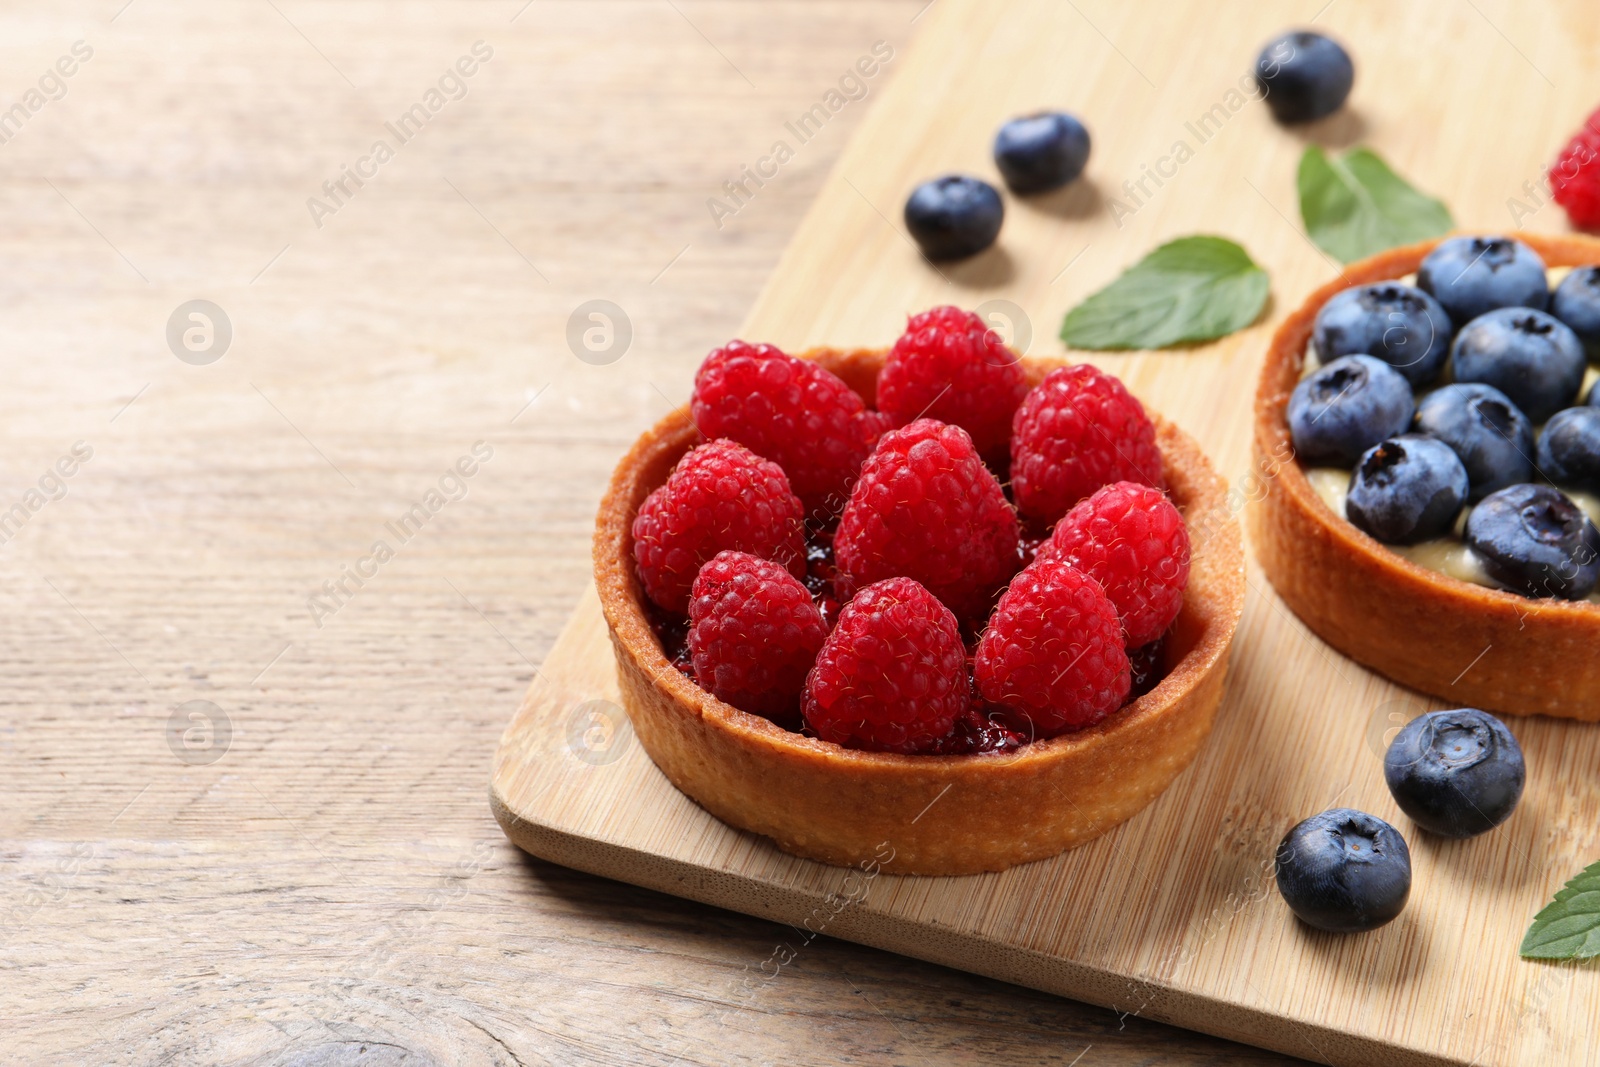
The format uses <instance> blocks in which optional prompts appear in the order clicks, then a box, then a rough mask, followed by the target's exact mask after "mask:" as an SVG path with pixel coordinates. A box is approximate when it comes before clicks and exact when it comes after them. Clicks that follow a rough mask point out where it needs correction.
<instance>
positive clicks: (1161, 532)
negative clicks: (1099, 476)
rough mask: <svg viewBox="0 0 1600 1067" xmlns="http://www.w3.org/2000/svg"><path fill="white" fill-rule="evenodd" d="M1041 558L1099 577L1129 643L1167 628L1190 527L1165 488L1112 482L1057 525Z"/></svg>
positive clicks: (1178, 595)
mask: <svg viewBox="0 0 1600 1067" xmlns="http://www.w3.org/2000/svg"><path fill="white" fill-rule="evenodd" d="M1037 558H1039V559H1058V560H1061V561H1063V562H1065V563H1070V564H1072V565H1073V566H1074V567H1076V568H1077V569H1078V570H1080V571H1082V572H1083V573H1085V574H1087V575H1088V576H1089V577H1091V578H1093V579H1094V580H1095V581H1097V582H1099V583H1100V587H1101V588H1102V589H1104V590H1105V594H1106V596H1107V597H1108V598H1109V599H1110V601H1111V603H1112V605H1113V606H1114V607H1115V608H1116V609H1117V614H1118V615H1119V616H1120V617H1121V618H1122V629H1123V632H1124V633H1125V634H1126V635H1127V645H1128V647H1129V648H1137V647H1139V646H1140V645H1144V644H1149V643H1150V642H1151V641H1154V640H1155V639H1156V638H1158V637H1160V636H1161V635H1162V634H1164V633H1166V632H1167V627H1169V626H1171V625H1172V620H1173V619H1176V618H1177V617H1178V609H1179V608H1181V607H1182V606H1183V587H1184V586H1185V585H1187V584H1188V583H1189V531H1188V530H1186V529H1185V528H1184V525H1183V516H1182V515H1179V514H1178V509H1177V508H1175V507H1173V506H1172V501H1170V500H1168V499H1167V497H1166V494H1164V493H1162V492H1161V491H1160V490H1159V489H1152V488H1150V487H1149V486H1148V485H1138V484H1136V483H1134V482H1113V483H1112V484H1111V485H1108V486H1105V487H1104V488H1102V489H1100V490H1098V491H1097V492H1096V493H1095V494H1094V495H1093V496H1091V497H1089V499H1087V500H1080V501H1079V502H1078V503H1077V504H1076V505H1074V507H1073V509H1072V510H1071V511H1069V512H1067V514H1066V517H1065V518H1063V519H1062V520H1061V521H1060V522H1058V523H1056V529H1055V532H1054V533H1053V534H1051V535H1050V540H1049V541H1048V542H1046V543H1045V545H1044V546H1043V547H1042V548H1040V549H1039V555H1038V557H1037Z"/></svg>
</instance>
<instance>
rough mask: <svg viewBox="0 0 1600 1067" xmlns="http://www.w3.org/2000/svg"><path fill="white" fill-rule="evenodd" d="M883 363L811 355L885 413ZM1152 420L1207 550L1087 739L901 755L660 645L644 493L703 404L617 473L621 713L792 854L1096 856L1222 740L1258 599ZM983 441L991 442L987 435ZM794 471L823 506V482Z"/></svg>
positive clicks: (606, 575) (1216, 518) (1187, 520)
mask: <svg viewBox="0 0 1600 1067" xmlns="http://www.w3.org/2000/svg"><path fill="white" fill-rule="evenodd" d="M915 321H916V320H913V322H915ZM990 336H991V337H992V335H990ZM993 343H994V344H998V340H997V339H996V340H995V341H994V342H993ZM746 347H747V348H748V347H750V346H746ZM714 355H715V353H714ZM886 357H887V352H886V351H885V350H839V349H817V350H813V351H811V352H808V353H806V354H805V355H804V356H803V357H801V359H802V360H805V361H811V362H814V363H815V364H816V365H820V366H821V367H822V368H824V369H826V370H827V371H830V372H832V375H835V376H837V379H839V380H842V382H843V383H845V384H846V385H847V386H848V387H849V389H850V390H853V391H854V393H855V394H857V395H858V396H859V397H860V398H861V399H862V400H863V401H864V402H865V406H866V408H867V409H868V410H867V415H868V417H871V416H872V415H873V414H874V412H873V410H872V409H873V408H874V407H875V404H876V401H877V400H878V397H877V396H876V394H875V391H876V390H877V388H878V384H879V380H880V372H881V371H882V370H883V368H884V365H885V360H886ZM784 358H787V357H784ZM1009 359H1010V360H1011V361H1012V362H1014V363H1016V365H1017V366H1019V367H1020V368H1021V370H1022V378H1023V379H1025V381H1026V384H1027V386H1028V387H1032V386H1035V385H1037V384H1038V383H1039V382H1040V381H1041V380H1042V379H1043V378H1044V377H1045V375H1046V374H1047V373H1048V372H1049V371H1051V370H1052V369H1055V368H1057V367H1061V366H1063V365H1064V363H1063V362H1062V361H1054V362H1052V361H1046V360H1033V359H1027V360H1020V361H1019V360H1018V357H1016V356H1015V354H1014V353H1012V354H1011V355H1010V357H1009ZM1085 370H1087V368H1085ZM1091 373H1094V372H1091ZM698 388H699V386H698V385H697V389H698ZM886 388H887V387H886ZM1118 388H1119V389H1120V385H1119V386H1118ZM1019 395H1020V386H1019ZM852 402H853V401H852ZM918 406H922V405H921V404H920V402H918ZM930 406H931V405H930ZM1011 406H1012V407H1013V408H1014V407H1015V406H1016V400H1013V401H1012V402H1011ZM696 410H697V411H698V409H696ZM702 421H703V419H702ZM928 421H930V420H919V422H917V423H916V424H914V425H915V426H921V425H922V424H923V423H925V422H928ZM1009 422H1010V420H1009V416H1008V418H1007V419H1006V425H1007V427H1009ZM935 425H938V424H935ZM973 425H977V423H976V422H974V423H973ZM1151 425H1153V426H1154V438H1153V444H1154V446H1155V448H1157V449H1159V466H1160V477H1161V478H1164V482H1165V487H1166V494H1167V497H1168V498H1170V501H1171V503H1173V504H1176V506H1177V508H1178V509H1180V511H1181V513H1182V516H1183V519H1182V525H1183V526H1184V528H1186V530H1187V533H1188V542H1187V543H1189V544H1192V545H1193V552H1192V557H1191V561H1190V563H1189V566H1188V579H1187V586H1186V587H1185V588H1184V591H1183V593H1182V606H1181V609H1175V610H1176V611H1177V614H1176V619H1175V620H1174V621H1172V623H1171V626H1170V629H1167V630H1166V633H1165V637H1164V638H1163V639H1162V641H1161V643H1160V644H1159V645H1152V646H1150V647H1152V648H1155V649H1158V650H1159V658H1160V662H1159V663H1158V664H1157V665H1156V673H1157V674H1159V676H1160V678H1159V681H1158V682H1154V684H1153V688H1150V689H1149V691H1147V692H1144V693H1143V694H1142V695H1138V696H1136V697H1135V698H1134V699H1131V700H1128V701H1127V702H1126V703H1123V704H1121V706H1120V707H1117V708H1116V709H1115V710H1112V711H1110V712H1109V714H1105V715H1104V717H1103V718H1100V719H1099V720H1098V721H1095V722H1093V723H1092V724H1091V725H1087V726H1085V727H1084V728H1081V729H1077V730H1075V731H1073V732H1066V733H1061V734H1060V735H1059V736H1053V737H1048V738H1044V739H1041V740H1035V741H1032V742H1031V743H1022V744H1019V745H1010V746H1002V748H1001V749H1000V750H997V751H969V752H967V753H966V754H904V753H903V752H899V751H874V750H868V749H865V748H862V747H845V746H844V745H841V744H836V743H834V742H833V741H830V740H823V739H822V738H821V737H819V736H814V735H812V734H808V733H802V732H797V731H796V730H792V729H787V728H785V726H783V725H779V723H778V722H775V721H773V719H772V718H769V717H764V716H763V715H757V714H752V713H749V712H746V711H742V710H740V709H739V708H737V707H734V706H733V705H732V704H730V703H726V702H724V701H723V700H720V699H718V698H717V697H716V696H713V695H712V694H711V693H710V692H708V691H707V690H706V689H703V688H701V687H700V685H698V684H696V682H695V681H694V680H692V678H691V677H690V676H689V675H688V674H686V673H684V671H683V670H680V669H679V667H680V666H682V665H683V664H684V662H685V661H684V659H683V658H682V656H683V653H681V652H675V651H674V650H673V649H672V648H670V647H669V646H670V645H671V644H672V641H671V639H670V638H669V639H668V640H667V641H666V642H665V643H664V641H663V630H662V628H661V625H660V621H659V617H658V613H657V612H656V611H655V609H654V606H653V603H652V600H653V599H658V598H656V596H655V594H653V593H652V594H648V595H647V591H646V589H645V588H644V585H643V584H642V581H641V571H640V568H639V567H638V566H636V553H635V549H636V546H635V543H634V542H635V525H636V520H637V518H638V516H639V514H640V510H641V507H642V506H644V505H645V503H646V500H647V498H648V497H650V495H651V493H652V491H653V490H656V489H657V488H658V487H661V486H663V485H664V483H666V482H667V480H668V477H669V474H672V473H673V471H674V468H675V467H676V466H678V465H679V461H680V459H682V458H683V457H684V456H685V455H686V454H687V453H689V452H690V450H691V449H696V447H697V446H702V445H703V444H704V442H705V437H703V436H702V435H701V433H700V432H699V430H698V429H697V428H696V425H695V422H694V421H692V420H691V415H690V412H689V411H687V410H680V411H678V412H675V413H673V414H672V415H669V416H668V417H666V418H665V419H663V420H662V421H661V422H659V423H658V424H657V425H656V426H655V427H654V428H653V429H651V430H649V431H648V432H646V433H645V434H644V435H643V436H642V437H641V438H640V439H639V440H638V442H637V443H636V444H635V445H634V446H633V448H632V449H631V450H630V451H629V452H628V454H627V455H626V456H625V457H624V458H623V459H622V461H621V463H620V464H619V465H618V466H617V469H616V471H615V473H614V475H613V477H612V480H611V484H610V487H609V490H608V491H607V493H606V495H605V498H604V500H603V502H602V504H601V506H600V511H599V516H598V520H597V525H596V531H595V538H594V563H595V579H596V583H597V585H598V589H599V595H600V601H601V604H602V607H603V609H604V612H605V618H606V622H607V625H608V627H609V630H610V635H611V640H612V643H613V645H614V648H615V652H616V659H617V668H618V676H619V680H620V684H621V691H622V699H623V704H624V706H625V707H626V709H627V712H628V715H629V717H630V718H631V720H632V723H633V727H634V731H635V733H636V735H637V736H638V738H639V741H640V743H641V744H642V745H643V747H644V749H645V751H646V752H647V753H648V754H649V755H650V758H651V759H652V760H653V761H654V762H655V764H656V765H657V766H658V767H659V768H660V769H661V770H662V771H663V773H665V774H666V775H667V777H668V778H669V779H670V780H671V781H672V783H673V784H674V785H675V786H677V788H679V789H680V790H682V791H683V792H684V793H686V794H687V795H688V796H689V797H691V798H692V799H694V800H695V801H696V802H697V803H698V804H700V806H701V807H703V808H705V809H706V810H707V811H709V812H710V813H711V814H713V815H715V816H716V817H717V818H719V819H721V820H722V821H724V822H726V823H728V824H730V825H732V826H734V827H737V828H739V829H743V830H746V831H750V832H752V833H756V834H762V835H765V836H767V837H769V838H771V839H772V840H773V841H775V842H776V843H777V845H778V846H779V847H780V848H782V849H784V850H785V851H787V852H790V853H793V854H795V855H799V856H803V857H807V858H810V859H814V860H819V861H821V862H824V863H830V864H839V865H854V864H859V863H872V864H876V865H878V866H881V867H883V868H884V869H886V870H888V871H890V872H893V873H906V874H929V875H959V874H969V873H976V872H982V871H998V870H1002V869H1004V868H1007V867H1010V866H1012V865H1014V864H1019V863H1025V862H1028V861H1031V860H1037V859H1041V858H1044V857H1048V856H1052V855H1055V854H1057V853H1059V852H1061V851H1063V850H1065V849H1069V848H1073V847H1076V846H1078V845H1082V844H1084V843H1086V842H1088V841H1091V840H1093V839H1095V838H1096V837H1098V836H1100V835H1102V834H1104V833H1106V832H1107V831H1109V830H1111V829H1112V828H1114V827H1116V826H1117V825H1118V824H1120V823H1122V822H1123V821H1125V820H1127V819H1128V818H1130V817H1132V816H1133V815H1134V814H1135V813H1137V812H1138V811H1140V810H1141V809H1142V808H1144V807H1145V806H1146V805H1148V804H1149V803H1150V802H1151V801H1152V800H1154V799H1155V798H1156V797H1157V796H1158V795H1159V794H1160V793H1161V792H1162V791H1163V790H1164V789H1166V788H1167V786H1168V785H1169V784H1170V783H1171V782H1172V780H1173V779H1174V778H1175V777H1176V776H1177V775H1178V774H1179V773H1180V772H1181V771H1182V770H1183V769H1184V768H1185V767H1187V766H1188V764H1189V763H1190V762H1191V761H1192V760H1193V759H1194V757H1195V755H1196V753H1197V752H1198V751H1199V749H1200V746H1201V745H1202V743H1203V742H1204V741H1205V739H1206V737H1207V735H1208V734H1209V733H1210V730H1211V727H1212V722H1213V719H1214V717H1215V714H1216V711H1217V707H1218V704H1219V702H1220V701H1221V699H1222V695H1223V687H1224V679H1225V676H1226V673H1227V666H1228V650H1229V646H1230V643H1231V641H1232V639H1233V635H1234V630H1235V627H1236V626H1237V623H1238V619H1239V615H1240V611H1241V608H1242V604H1243V589H1244V576H1243V565H1242V544H1241V539H1240V534H1239V531H1238V527H1237V524H1236V523H1235V522H1234V520H1233V518H1232V514H1231V512H1230V510H1229V508H1228V506H1227V503H1226V501H1225V492H1226V486H1225V484H1224V482H1223V481H1222V479H1221V478H1219V477H1218V476H1217V474H1216V473H1215V472H1214V471H1213V470H1212V468H1211V466H1210V465H1209V463H1208V462H1207V461H1206V459H1205V457H1204V456H1203V455H1202V454H1201V452H1200V450H1199V448H1198V447H1197V446H1196V445H1195V443H1194V442H1193V441H1192V440H1191V439H1190V438H1189V437H1187V436H1186V435H1185V434H1183V433H1182V432H1181V431H1180V430H1178V429H1177V428H1176V427H1174V426H1172V425H1170V424H1168V423H1165V422H1162V421H1161V420H1159V419H1152V420H1151ZM962 437H963V439H966V436H965V435H964V434H963V435H962ZM971 440H973V441H975V442H977V444H978V445H979V446H983V447H985V448H992V446H993V445H994V441H992V440H989V439H987V436H986V431H985V430H983V429H981V428H980V429H979V430H978V432H975V433H974V434H973V435H972V438H971ZM1000 444H1001V447H1002V448H1003V447H1004V442H1003V441H1001V442H1000ZM790 477H791V479H792V480H794V482H795V490H796V493H798V494H799V495H800V496H801V497H803V498H807V502H808V504H809V503H810V500H809V497H808V494H809V493H810V492H811V491H812V490H814V489H815V486H814V485H812V484H811V481H810V480H807V482H806V484H805V485H802V484H801V479H800V478H796V477H795V476H794V474H793V473H792V472H791V475H790ZM1013 477H1014V478H1015V477H1016V474H1015V472H1013ZM864 478H865V475H863V479H864ZM1007 507H1009V505H1007ZM1013 521H1014V518H1013ZM724 555H729V553H724ZM718 558H719V559H720V558H721V557H718ZM1063 567H1064V565H1063ZM707 569H709V567H708V568H707ZM783 577H784V576H783V575H781V574H780V575H778V578H779V579H783ZM899 580H900V579H895V581H899ZM880 584H881V585H884V586H887V585H890V584H891V583H890V582H883V583H880ZM874 588H876V587H874ZM865 595H866V594H864V593H863V594H859V595H858V596H857V600H858V601H859V600H860V598H861V597H862V596H865ZM1008 595H1009V594H1008ZM1094 595H1095V596H1096V597H1098V596H1099V593H1098V587H1096V592H1095V594H1094ZM952 602H953V601H952ZM1003 603H1004V602H1003V601H1002V605H1003ZM849 610H850V609H849V608H846V609H845V612H846V615H845V616H840V619H841V622H840V624H839V626H838V629H842V628H843V622H842V620H843V619H844V618H846V617H847V616H848V612H849ZM1111 618H1112V623H1113V626H1114V625H1115V622H1116V616H1114V615H1113V616H1112V617H1111ZM1119 647H1120V646H1119ZM825 654H826V653H825ZM980 656H981V653H980ZM1121 692H1122V693H1123V694H1126V693H1127V689H1126V687H1125V686H1124V688H1123V689H1122V690H1121ZM808 695H809V690H808ZM874 869H876V867H874Z"/></svg>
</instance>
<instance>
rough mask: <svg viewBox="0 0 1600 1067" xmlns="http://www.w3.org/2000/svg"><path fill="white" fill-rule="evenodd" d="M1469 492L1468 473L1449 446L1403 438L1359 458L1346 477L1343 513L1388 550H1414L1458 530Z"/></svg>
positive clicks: (1420, 438)
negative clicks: (1412, 547) (1420, 543)
mask: <svg viewBox="0 0 1600 1067" xmlns="http://www.w3.org/2000/svg"><path fill="white" fill-rule="evenodd" d="M1467 487H1468V482H1467V469H1466V468H1465V467H1463V466H1462V465H1461V460H1460V459H1459V458H1458V457H1457V456H1456V454H1455V452H1453V451H1451V449H1450V446H1449V445H1447V444H1445V443H1444V442H1443V441H1435V440H1434V439H1433V438H1431V437H1423V436H1420V435H1418V434H1403V435H1401V436H1400V437H1391V438H1389V439H1388V440H1387V441H1384V442H1382V443H1381V444H1378V445H1375V446H1373V447H1372V448H1370V449H1368V450H1367V452H1366V454H1365V455H1363V456H1362V457H1361V462H1360V463H1358V464H1356V469H1355V471H1354V472H1352V473H1351V475H1350V494H1349V496H1347V497H1346V498H1345V502H1344V513H1345V516H1346V517H1347V518H1348V519H1349V520H1350V521H1351V522H1352V523H1354V524H1355V526H1356V528H1357V529H1359V530H1364V531H1365V532H1367V533H1369V534H1371V535H1372V536H1373V537H1374V538H1376V539H1377V540H1379V541H1382V542H1383V543H1384V544H1386V545H1414V544H1416V543H1417V542H1418V541H1426V540H1428V539H1429V538H1432V537H1438V536H1439V535H1440V534H1443V533H1446V532H1447V531H1449V530H1450V528H1451V527H1453V526H1454V525H1455V524H1456V516H1457V515H1459V514H1461V505H1462V504H1464V503H1466V499H1467Z"/></svg>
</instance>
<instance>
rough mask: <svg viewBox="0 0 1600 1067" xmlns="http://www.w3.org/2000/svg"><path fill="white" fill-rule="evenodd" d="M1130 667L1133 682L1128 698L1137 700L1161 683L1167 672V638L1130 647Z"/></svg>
mask: <svg viewBox="0 0 1600 1067" xmlns="http://www.w3.org/2000/svg"><path fill="white" fill-rule="evenodd" d="M1128 669H1129V671H1130V672H1132V675H1133V679H1132V684H1131V685H1130V686H1129V687H1128V699H1129V700H1135V699H1137V698H1139V697H1142V696H1144V695H1145V694H1146V693H1148V692H1150V690H1152V689H1154V688H1155V687H1156V686H1158V685H1160V684H1161V679H1162V678H1164V677H1166V674H1167V639H1166V638H1165V637H1158V638H1156V639H1155V640H1154V641H1151V642H1150V643H1149V644H1148V645H1140V646H1139V647H1138V648H1130V649H1128Z"/></svg>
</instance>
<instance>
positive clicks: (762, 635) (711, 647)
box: [689, 552, 828, 729]
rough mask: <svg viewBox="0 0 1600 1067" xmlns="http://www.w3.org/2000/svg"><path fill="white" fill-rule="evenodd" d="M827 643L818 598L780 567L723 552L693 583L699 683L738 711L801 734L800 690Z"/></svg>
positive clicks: (692, 646)
mask: <svg viewBox="0 0 1600 1067" xmlns="http://www.w3.org/2000/svg"><path fill="white" fill-rule="evenodd" d="M827 638H828V628H827V626H826V625H824V624H823V621H822V613H821V612H820V611H818V610H817V606H816V605H815V604H813V603H812V602H811V594H810V593H808V592H806V587H805V586H803V585H801V584H800V583H799V582H797V581H795V579H794V576H793V575H791V574H790V573H789V572H788V571H787V570H785V569H784V568H783V567H782V566H780V565H779V564H776V563H773V562H771V561H769V560H764V559H757V558H756V557H754V556H752V555H750V554H748V553H746V552H718V553H717V554H716V556H715V557H713V558H712V560H711V562H710V563H707V564H706V565H705V566H704V567H701V568H700V575H699V577H697V578H695V580H694V592H693V596H692V598H691V599H690V601H689V654H690V656H691V657H692V662H693V664H694V677H695V680H696V681H697V682H699V683H700V685H701V687H702V688H704V689H705V690H706V691H708V692H710V693H711V694H712V695H714V696H715V697H716V698H717V699H719V700H725V701H727V702H728V703H729V704H732V705H733V706H734V707H736V708H739V709H741V710H743V711H748V712H750V713H752V714H754V715H765V716H766V717H767V718H769V719H772V720H773V721H774V722H777V723H778V724H779V725H782V726H786V727H788V728H789V729H798V728H799V725H800V691H801V690H802V689H804V688H805V684H806V674H807V672H809V671H810V670H811V665H812V664H813V663H815V662H816V660H817V651H818V650H819V649H821V648H822V642H823V641H825V640H827Z"/></svg>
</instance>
